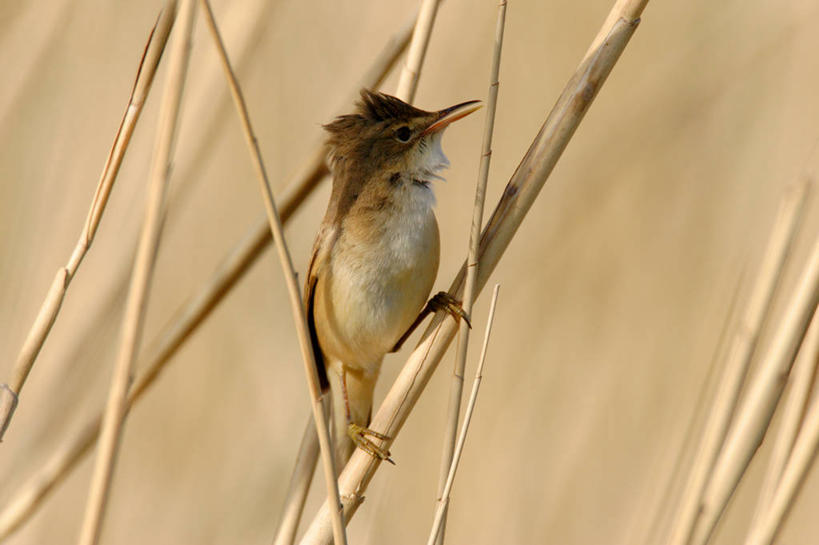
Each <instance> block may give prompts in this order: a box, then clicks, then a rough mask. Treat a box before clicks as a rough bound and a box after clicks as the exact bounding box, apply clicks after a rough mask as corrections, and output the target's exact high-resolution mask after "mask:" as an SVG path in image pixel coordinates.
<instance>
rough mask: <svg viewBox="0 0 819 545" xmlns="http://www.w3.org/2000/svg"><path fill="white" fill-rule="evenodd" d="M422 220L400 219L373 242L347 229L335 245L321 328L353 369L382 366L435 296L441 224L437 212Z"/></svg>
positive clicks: (320, 296)
mask: <svg viewBox="0 0 819 545" xmlns="http://www.w3.org/2000/svg"><path fill="white" fill-rule="evenodd" d="M404 219H406V218H404ZM422 219H423V221H412V222H408V221H405V222H402V221H401V218H398V219H397V220H396V221H395V224H394V225H391V226H389V227H390V228H388V229H386V230H385V232H386V233H388V235H386V236H380V237H375V238H374V239H372V240H373V242H370V243H367V242H363V241H361V240H360V239H359V240H356V239H355V237H353V236H347V237H345V235H344V234H342V236H341V237H340V239H339V241H338V243H337V244H336V246H335V248H334V252H333V256H332V259H331V260H330V261H331V266H330V267H328V269H329V270H328V271H327V274H326V275H324V277H323V279H320V280H319V285H317V286H316V298H317V301H316V302H317V305H316V313H317V315H316V327H317V333H318V336H319V342H320V344H321V346H322V350H324V351H325V352H326V353H327V354H328V355H330V356H332V357H335V358H338V359H339V360H341V361H342V362H343V363H344V365H345V366H347V367H348V368H351V369H361V370H363V371H365V372H366V371H377V367H378V364H379V363H380V361H381V358H383V356H384V354H386V353H387V352H389V351H390V350H391V349H392V347H393V346H394V345H395V343H396V341H397V340H398V339H399V338H400V337H401V335H402V334H403V333H404V332H405V331H406V330H407V328H408V327H409V326H410V325H411V324H412V322H413V320H415V317H416V316H417V315H418V312H419V311H420V310H421V308H422V306H423V305H424V303H425V302H426V300H427V297H428V296H429V292H430V290H431V289H432V284H433V283H434V281H435V275H436V274H437V272H438V258H439V239H438V226H437V224H436V222H435V217H434V216H433V215H432V212H431V211H430V212H429V214H428V216H427V217H425V218H422ZM416 220H417V218H416Z"/></svg>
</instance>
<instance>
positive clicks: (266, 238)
mask: <svg viewBox="0 0 819 545" xmlns="http://www.w3.org/2000/svg"><path fill="white" fill-rule="evenodd" d="M411 29H412V27H411V26H410V25H405V27H402V29H401V30H400V31H399V32H398V33H396V34H395V35H394V36H392V37H391V38H390V40H389V41H388V43H387V44H386V46H385V47H384V49H383V50H382V52H381V53H380V55H379V56H378V58H377V59H376V60H375V62H374V63H373V65H372V66H371V67H370V68H369V70H368V71H367V74H366V76H365V77H364V78H363V79H362V81H361V82H360V85H359V86H358V87H372V88H376V87H378V86H380V85H381V83H382V82H383V80H384V79H385V78H386V76H387V74H388V73H389V72H390V70H391V69H392V67H393V66H394V65H395V63H396V62H397V61H398V58H399V57H400V55H401V53H402V52H403V51H404V50H405V49H406V46H407V44H408V43H409V38H410V32H411ZM354 94H355V96H357V95H358V92H357V90H356V92H355V93H354ZM352 100H353V98H352V95H351V98H350V99H349V101H350V102H351V101H352ZM325 155H326V154H325V151H324V147H323V146H317V147H316V148H315V149H314V151H313V153H312V154H311V156H310V159H309V160H308V161H307V162H306V163H305V164H304V165H303V167H302V168H301V169H300V170H299V171H298V172H297V174H296V175H295V176H294V177H293V179H292V180H291V183H289V184H288V189H287V190H286V191H285V192H284V193H283V195H282V199H281V207H280V212H281V218H282V221H284V222H285V223H286V222H287V221H288V220H289V218H290V217H292V215H293V213H294V212H295V211H296V210H297V209H298V207H299V206H300V205H301V203H303V202H304V201H305V200H306V199H307V197H308V196H309V195H310V193H311V192H312V191H313V189H315V188H316V187H317V186H318V184H319V182H321V180H322V179H324V176H326V175H327V166H326V164H325ZM271 241H272V236H271V233H270V228H269V226H268V224H267V218H260V219H259V221H258V222H257V223H256V225H255V226H254V227H253V228H251V229H250V230H249V231H248V232H247V233H246V235H245V236H244V237H243V238H242V239H241V240H240V241H239V242H238V243H237V244H236V245H235V246H234V247H233V248H232V249H231V250H230V251H229V252H228V254H227V255H226V256H225V257H224V258H223V259H222V263H221V264H220V265H219V266H218V267H217V269H216V271H215V272H214V273H213V275H212V276H211V277H210V278H209V279H208V280H207V282H205V284H204V285H203V286H202V287H201V288H200V289H199V290H198V292H197V293H196V294H195V295H194V296H192V297H191V298H190V299H188V300H187V301H186V302H185V303H184V304H183V305H182V306H181V307H180V308H179V309H178V310H177V311H176V312H175V313H174V315H173V318H172V319H171V320H170V322H169V323H168V324H167V325H166V326H165V327H164V328H163V329H162V331H160V333H159V334H158V335H157V336H156V337H155V338H154V339H153V340H152V342H151V343H149V344H148V348H147V349H146V350H144V354H145V356H144V357H141V358H140V364H139V365H138V366H137V367H138V368H139V369H142V371H141V372H139V373H138V374H137V377H136V379H135V380H134V384H133V386H132V387H131V390H130V391H129V394H128V408H129V409H130V408H131V407H132V406H133V404H134V403H136V402H137V401H138V400H140V399H141V398H142V395H143V394H144V393H145V392H146V391H148V390H149V389H150V388H151V386H152V385H153V384H155V381H156V379H157V378H158V377H159V375H160V373H161V372H162V370H163V369H164V368H165V366H166V365H167V364H168V363H169V362H171V361H172V358H173V356H174V355H175V354H176V352H177V351H178V350H179V348H181V347H182V346H183V345H184V344H185V342H186V341H187V340H188V339H189V338H190V336H191V335H192V334H193V333H194V332H195V331H196V330H197V329H198V327H199V326H200V325H201V324H202V323H203V322H204V321H205V319H206V318H207V317H208V316H209V315H210V313H211V312H212V311H213V310H214V309H215V308H216V307H217V305H219V303H221V302H222V301H223V300H224V296H225V295H227V294H228V293H229V292H230V290H231V289H233V287H234V286H235V285H236V284H237V283H238V282H239V280H241V279H242V278H243V277H244V275H245V274H246V273H247V272H248V271H249V270H250V267H251V266H252V265H253V264H254V263H255V262H256V260H257V259H258V258H259V256H261V254H262V252H263V251H264V250H265V249H266V248H267V246H268V245H269V244H270V242H271ZM101 419H102V415H101V414H98V415H96V416H94V417H92V418H90V419H89V420H88V421H87V422H85V423H84V424H83V425H82V426H81V428H80V429H79V431H78V432H75V433H74V434H73V435H71V436H70V437H69V439H68V440H66V441H65V442H64V443H63V444H62V445H60V446H59V447H58V448H57V449H56V450H55V452H54V454H52V456H51V457H50V458H49V460H48V461H47V462H46V463H45V464H44V465H43V466H42V467H41V468H40V469H38V470H37V471H36V472H35V473H34V474H33V475H32V476H31V477H30V478H29V479H28V480H27V481H26V482H25V483H24V484H23V485H22V486H21V487H20V488H19V489H18V490H17V492H16V493H15V494H13V496H12V500H11V501H10V502H8V503H7V504H6V506H5V507H4V509H3V510H2V512H0V540H2V539H3V538H5V537H6V536H8V535H9V534H11V533H12V532H13V531H14V530H16V529H17V528H19V527H20V526H21V525H22V524H23V523H25V521H26V520H27V519H28V518H29V517H30V516H31V515H32V514H33V513H35V512H36V510H37V508H38V507H39V506H40V505H41V504H42V501H43V500H44V499H45V498H46V497H48V495H49V493H50V492H51V491H52V490H53V489H54V487H55V486H57V485H58V484H59V483H61V482H62V481H63V480H64V479H65V477H66V476H67V475H68V474H69V473H70V472H71V471H73V470H74V469H75V468H76V467H77V464H78V462H79V461H80V460H82V458H83V457H84V456H85V455H86V454H87V453H88V452H89V451H90V448H91V447H92V446H93V445H94V442H95V441H96V440H97V437H98V436H99V429H100V422H101Z"/></svg>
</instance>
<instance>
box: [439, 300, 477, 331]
mask: <svg viewBox="0 0 819 545" xmlns="http://www.w3.org/2000/svg"><path fill="white" fill-rule="evenodd" d="M429 306H430V308H431V309H432V310H434V311H439V310H443V311H445V312H446V313H448V314H449V315H450V316H452V317H453V318H455V321H456V322H457V321H458V320H459V319H460V318H463V319H464V321H465V322H466V325H468V326H469V329H472V322H471V321H470V319H469V315H468V314H467V313H466V311H465V310H464V307H463V305H461V302H460V301H458V300H457V299H455V298H454V297H452V296H451V295H450V294H448V293H447V292H445V291H439V292H438V293H436V294H435V296H434V297H433V298H432V299H430V300H429Z"/></svg>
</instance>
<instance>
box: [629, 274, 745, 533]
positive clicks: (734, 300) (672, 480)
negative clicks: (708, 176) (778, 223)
mask: <svg viewBox="0 0 819 545" xmlns="http://www.w3.org/2000/svg"><path fill="white" fill-rule="evenodd" d="M746 272H747V266H744V267H743V268H742V269H741V272H740V274H739V277H738V278H737V280H736V282H734V290H733V294H732V295H731V302H730V304H729V305H728V312H727V313H726V317H725V321H724V322H723V324H722V328H721V329H720V334H719V338H718V340H717V343H716V345H715V347H714V352H713V354H712V356H711V361H710V362H709V363H708V372H707V374H706V376H705V379H704V380H703V385H702V387H700V388H699V395H698V396H697V400H696V401H695V402H694V412H693V414H692V415H691V418H690V419H689V422H688V427H687V429H686V432H685V438H684V439H683V441H682V445H681V446H679V447H677V446H676V445H670V446H669V451H670V452H674V453H675V454H674V458H675V461H674V467H673V468H672V469H671V471H670V472H669V473H667V474H666V477H665V481H666V482H665V483H664V484H663V486H661V487H658V488H656V490H655V492H656V495H655V496H654V497H652V498H651V499H650V500H648V501H646V502H644V505H643V507H642V508H641V509H638V510H637V512H638V513H640V514H641V516H640V519H641V520H643V519H644V517H643V516H642V513H648V512H651V511H652V509H653V514H652V516H651V523H650V525H649V526H648V528H647V530H646V532H645V535H644V536H643V539H642V540H641V542H642V544H643V545H651V544H653V543H660V542H661V541H662V539H664V536H666V535H668V532H669V531H670V526H671V523H672V519H673V517H674V509H675V507H676V505H677V503H678V502H679V501H680V499H681V496H682V493H683V487H684V486H685V484H686V477H687V474H688V472H689V471H690V469H691V465H692V463H693V460H694V455H695V453H696V448H697V447H698V446H699V440H700V432H701V430H702V429H703V428H704V426H705V421H706V418H707V417H708V408H710V407H711V406H712V405H713V404H714V399H715V397H716V393H717V392H716V390H717V386H718V384H717V379H719V374H718V372H717V371H718V370H719V369H718V368H719V366H720V365H722V362H723V361H724V360H725V357H726V353H727V350H728V344H729V341H730V340H731V339H732V337H733V332H734V330H735V329H736V328H737V325H738V322H739V319H738V314H739V310H738V306H739V299H740V294H741V293H744V291H745V281H746V280H747V274H746ZM654 488H655V487H654V486H652V489H654Z"/></svg>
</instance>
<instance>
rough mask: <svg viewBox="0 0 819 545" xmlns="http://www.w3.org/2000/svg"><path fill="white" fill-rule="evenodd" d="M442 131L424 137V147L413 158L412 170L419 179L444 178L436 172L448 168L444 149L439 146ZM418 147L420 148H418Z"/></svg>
mask: <svg viewBox="0 0 819 545" xmlns="http://www.w3.org/2000/svg"><path fill="white" fill-rule="evenodd" d="M443 135H444V131H438V132H436V133H433V134H431V135H430V136H427V137H426V144H427V145H426V147H425V148H424V149H423V150H421V152H420V154H419V156H418V157H417V158H416V160H415V165H414V167H415V168H414V169H413V170H415V172H413V174H414V175H417V176H416V177H417V178H418V179H419V180H423V181H430V180H441V181H444V178H443V177H442V176H440V175H439V174H438V172H439V171H441V170H443V169H445V168H449V159H447V158H446V155H444V150H443V148H441V138H442V137H443ZM419 149H420V148H419Z"/></svg>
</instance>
